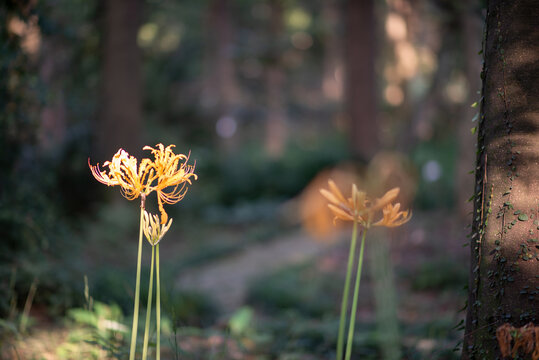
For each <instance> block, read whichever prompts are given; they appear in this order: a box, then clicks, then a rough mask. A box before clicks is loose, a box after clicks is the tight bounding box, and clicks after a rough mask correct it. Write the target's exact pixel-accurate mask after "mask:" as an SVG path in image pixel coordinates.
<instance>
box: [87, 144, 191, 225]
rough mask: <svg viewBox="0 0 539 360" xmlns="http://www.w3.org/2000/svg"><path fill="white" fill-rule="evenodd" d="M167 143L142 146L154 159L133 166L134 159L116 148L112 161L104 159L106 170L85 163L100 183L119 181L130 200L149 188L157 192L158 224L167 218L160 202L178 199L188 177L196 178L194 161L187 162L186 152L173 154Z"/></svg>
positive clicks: (180, 198) (118, 183) (181, 197)
mask: <svg viewBox="0 0 539 360" xmlns="http://www.w3.org/2000/svg"><path fill="white" fill-rule="evenodd" d="M174 146H175V145H169V146H167V147H166V148H165V147H164V146H163V144H157V145H156V148H155V149H154V148H152V147H150V146H145V147H144V148H143V150H150V151H151V152H152V154H153V156H154V158H155V160H153V161H152V160H150V159H147V158H145V159H143V160H142V161H141V162H140V166H138V168H137V159H136V158H135V157H134V156H131V155H129V154H128V153H127V152H126V151H125V150H123V149H120V150H118V152H117V153H116V154H115V155H114V156H113V158H112V161H106V162H105V163H104V164H103V166H104V167H108V169H109V171H108V173H107V172H106V171H101V170H100V169H99V164H97V165H95V166H94V165H91V164H90V159H88V165H89V166H90V170H91V171H92V174H93V175H94V177H95V178H96V180H97V181H99V182H100V183H102V184H105V185H108V186H116V185H119V186H120V188H121V192H122V195H123V196H124V197H125V198H126V199H127V200H134V199H136V198H138V197H139V196H142V198H143V199H145V198H146V196H148V195H149V194H150V193H151V192H152V191H155V192H156V193H157V202H158V205H159V211H160V212H161V224H164V223H166V222H167V219H168V215H167V213H166V212H165V209H164V207H163V203H166V204H176V203H177V202H178V201H180V200H182V199H183V197H184V196H185V194H186V192H187V188H188V186H187V185H191V184H192V183H191V181H192V179H194V180H196V179H197V175H196V174H195V173H194V171H195V165H188V164H187V162H188V160H189V156H188V155H184V154H177V155H176V154H174V152H173V151H172V148H173V147H174Z"/></svg>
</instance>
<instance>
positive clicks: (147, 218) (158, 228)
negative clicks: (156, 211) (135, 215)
mask: <svg viewBox="0 0 539 360" xmlns="http://www.w3.org/2000/svg"><path fill="white" fill-rule="evenodd" d="M171 225H172V219H170V220H169V222H168V224H161V223H160V221H159V216H157V215H152V214H149V213H148V212H147V211H146V210H144V218H143V220H142V230H143V231H144V236H146V239H147V240H148V242H149V243H150V244H151V245H152V246H153V245H157V244H158V243H159V241H161V239H162V238H163V236H165V234H166V233H167V231H168V229H170V226H171Z"/></svg>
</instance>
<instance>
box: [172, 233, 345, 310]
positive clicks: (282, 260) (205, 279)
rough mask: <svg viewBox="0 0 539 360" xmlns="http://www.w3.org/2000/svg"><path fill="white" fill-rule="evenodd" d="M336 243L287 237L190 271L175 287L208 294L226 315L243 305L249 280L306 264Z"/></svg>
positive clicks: (295, 234)
mask: <svg viewBox="0 0 539 360" xmlns="http://www.w3.org/2000/svg"><path fill="white" fill-rule="evenodd" d="M336 244H338V242H321V241H315V240H313V239H312V238H311V237H310V236H308V235H307V234H305V233H303V232H298V233H294V234H290V235H288V236H286V237H282V238H278V239H275V240H272V241H269V242H264V243H261V244H255V245H251V246H249V247H247V248H246V249H245V250H244V251H242V252H240V253H237V254H235V255H233V256H230V257H226V258H224V259H221V260H219V261H216V262H212V263H210V264H207V265H203V266H200V267H196V268H193V269H190V270H188V271H186V272H184V273H182V274H181V275H180V276H179V278H178V281H177V282H176V286H177V287H178V288H181V289H191V290H199V291H203V292H205V293H207V294H210V295H211V296H213V297H214V299H215V300H216V301H217V303H218V304H219V305H220V306H221V308H222V309H223V311H224V312H225V313H226V312H230V311H233V310H234V309H236V308H237V307H238V306H240V305H241V304H242V303H243V300H244V298H245V295H246V291H247V286H248V284H249V282H250V281H251V280H252V279H254V278H256V277H257V276H259V275H262V274H264V273H268V272H271V271H273V270H276V269H278V268H280V267H284V266H288V265H293V264H299V263H302V262H304V261H307V260H309V259H311V258H313V257H315V256H317V255H319V254H321V253H322V252H324V251H325V250H327V249H328V248H330V247H333V246H335V245H336ZM216 289H219V290H218V291H216Z"/></svg>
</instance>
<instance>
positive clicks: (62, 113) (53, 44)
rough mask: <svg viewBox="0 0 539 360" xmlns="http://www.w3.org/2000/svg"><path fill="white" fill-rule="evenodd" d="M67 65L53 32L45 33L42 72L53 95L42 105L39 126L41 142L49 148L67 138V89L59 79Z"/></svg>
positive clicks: (60, 143)
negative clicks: (60, 83) (64, 89)
mask: <svg viewBox="0 0 539 360" xmlns="http://www.w3.org/2000/svg"><path fill="white" fill-rule="evenodd" d="M67 68H68V61H67V59H66V54H65V49H64V48H63V47H62V45H61V42H60V41H59V40H58V39H56V38H55V37H54V36H48V37H44V38H43V39H42V44H41V59H40V66H39V75H40V78H41V81H42V82H43V84H44V86H46V88H47V89H48V92H49V93H52V94H53V95H52V96H49V98H50V99H51V101H48V102H47V104H46V105H45V106H44V107H43V108H42V109H41V114H40V117H41V121H40V127H39V134H38V138H39V146H40V148H41V149H42V150H44V151H46V152H49V151H54V150H56V149H58V147H61V146H62V145H63V144H64V142H65V140H66V132H67V129H66V128H67V116H66V105H65V96H64V91H63V89H62V87H61V86H59V82H58V79H60V78H62V75H63V72H64V70H65V69H67Z"/></svg>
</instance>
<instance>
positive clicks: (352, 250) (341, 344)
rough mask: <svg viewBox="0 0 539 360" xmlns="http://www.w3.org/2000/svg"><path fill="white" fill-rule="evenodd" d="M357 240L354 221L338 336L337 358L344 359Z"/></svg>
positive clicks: (338, 359)
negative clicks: (345, 329)
mask: <svg viewBox="0 0 539 360" xmlns="http://www.w3.org/2000/svg"><path fill="white" fill-rule="evenodd" d="M356 240H357V221H354V229H353V230H352V240H351V242H350V250H349V252H348V268H347V270H346V279H345V281H344V292H343V295H342V302H341V319H340V321H339V335H338V337H337V360H342V354H343V348H344V326H345V316H346V310H347V308H348V294H349V293H350V280H351V277H352V267H353V265H354V257H355V252H356V242H357V241H356Z"/></svg>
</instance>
